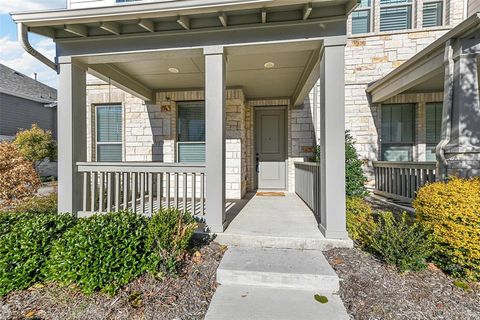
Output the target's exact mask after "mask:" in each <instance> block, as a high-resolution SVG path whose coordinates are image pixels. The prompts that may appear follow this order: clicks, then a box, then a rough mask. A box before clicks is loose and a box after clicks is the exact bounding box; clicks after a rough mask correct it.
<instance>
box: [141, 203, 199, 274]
mask: <svg viewBox="0 0 480 320" xmlns="http://www.w3.org/2000/svg"><path fill="white" fill-rule="evenodd" d="M196 227H197V224H196V223H195V220H194V218H193V217H192V216H191V215H190V214H189V213H183V212H182V211H180V210H177V209H165V210H160V211H158V212H157V213H155V214H154V215H153V216H152V217H151V219H150V220H149V222H148V239H147V247H148V249H149V250H151V252H152V253H153V257H152V258H153V260H152V263H153V264H152V265H151V269H152V271H154V272H158V271H166V272H172V271H175V269H176V267H177V265H178V262H179V261H180V260H181V256H182V254H183V253H184V252H185V251H186V249H187V247H188V244H189V242H190V239H191V238H192V236H193V233H194V231H195V229H196Z"/></svg>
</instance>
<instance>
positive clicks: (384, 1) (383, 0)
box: [380, 0, 412, 5]
mask: <svg viewBox="0 0 480 320" xmlns="http://www.w3.org/2000/svg"><path fill="white" fill-rule="evenodd" d="M411 2H412V0H380V5H388V4H402V3H411Z"/></svg>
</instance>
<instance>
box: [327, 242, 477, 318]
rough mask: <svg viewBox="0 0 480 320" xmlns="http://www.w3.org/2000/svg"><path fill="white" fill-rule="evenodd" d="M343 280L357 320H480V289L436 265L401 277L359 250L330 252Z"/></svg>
mask: <svg viewBox="0 0 480 320" xmlns="http://www.w3.org/2000/svg"><path fill="white" fill-rule="evenodd" d="M325 256H326V257H327V260H328V261H329V263H330V264H331V265H332V267H333V268H334V269H335V271H336V272H337V274H338V275H339V277H340V279H342V281H341V283H340V296H341V298H342V300H343V302H344V304H345V307H346V308H347V310H348V312H349V313H350V314H351V315H352V316H353V317H354V319H402V320H403V319H408V320H413V319H462V320H470V319H472V320H473V319H477V320H478V319H480V285H478V284H477V285H473V288H472V289H471V290H470V291H465V290H463V289H460V288H457V287H456V286H454V285H453V279H452V278H451V277H449V276H447V275H445V274H444V273H443V272H441V271H440V270H438V269H436V268H434V267H433V266H431V267H430V268H429V269H426V270H425V271H422V272H417V273H413V272H412V273H405V274H399V273H398V272H397V271H396V270H395V269H394V268H392V267H390V266H386V265H385V264H383V263H382V262H381V261H379V260H378V259H376V258H375V257H373V256H371V255H369V254H368V253H365V252H363V251H362V250H360V249H358V248H354V249H333V250H329V251H326V252H325Z"/></svg>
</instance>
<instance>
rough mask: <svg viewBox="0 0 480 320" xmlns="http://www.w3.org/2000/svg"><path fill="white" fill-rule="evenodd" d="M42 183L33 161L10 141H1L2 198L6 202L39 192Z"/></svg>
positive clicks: (0, 191) (0, 182)
mask: <svg viewBox="0 0 480 320" xmlns="http://www.w3.org/2000/svg"><path fill="white" fill-rule="evenodd" d="M40 185H41V183H40V180H39V179H38V175H37V173H36V172H35V170H34V168H33V166H32V163H31V162H29V161H27V160H25V158H24V157H23V156H22V155H21V154H20V152H19V150H18V148H17V147H16V146H15V145H14V144H12V143H9V142H1V143H0V199H3V200H4V201H5V202H6V204H9V203H10V202H11V201H14V200H18V199H22V198H25V197H28V196H31V195H33V194H34V193H36V192H37V190H38V188H39V187H40Z"/></svg>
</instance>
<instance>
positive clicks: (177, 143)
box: [175, 100, 207, 163]
mask: <svg viewBox="0 0 480 320" xmlns="http://www.w3.org/2000/svg"><path fill="white" fill-rule="evenodd" d="M199 102H202V103H203V107H204V109H205V127H206V122H207V119H206V117H207V115H206V112H207V103H206V100H182V101H176V102H175V161H176V162H178V163H180V145H181V144H204V145H205V146H206V145H207V142H206V141H180V139H179V138H178V123H179V118H178V109H179V108H178V107H179V105H181V104H188V103H199ZM205 140H206V139H205ZM189 163H190V162H189ZM191 163H193V162H191Z"/></svg>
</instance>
